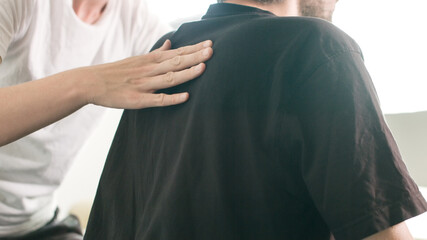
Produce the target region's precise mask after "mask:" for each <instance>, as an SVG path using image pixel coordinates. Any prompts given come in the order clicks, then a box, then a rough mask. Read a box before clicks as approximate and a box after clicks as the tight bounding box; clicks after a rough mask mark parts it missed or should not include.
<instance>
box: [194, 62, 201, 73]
mask: <svg viewBox="0 0 427 240" xmlns="http://www.w3.org/2000/svg"><path fill="white" fill-rule="evenodd" d="M195 70H196V72H201V71H202V64H199V65H197V66H196V69H195Z"/></svg>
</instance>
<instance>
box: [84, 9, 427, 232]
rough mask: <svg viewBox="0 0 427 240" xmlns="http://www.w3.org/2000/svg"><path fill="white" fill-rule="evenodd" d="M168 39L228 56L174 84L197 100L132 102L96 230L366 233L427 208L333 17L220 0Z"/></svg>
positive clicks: (355, 50)
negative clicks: (140, 106)
mask: <svg viewBox="0 0 427 240" xmlns="http://www.w3.org/2000/svg"><path fill="white" fill-rule="evenodd" d="M168 37H169V38H170V39H171V40H172V43H173V47H174V48H177V47H181V46H184V45H188V44H193V43H197V42H199V41H202V40H207V39H211V40H213V42H214V47H213V48H214V56H213V58H212V59H211V60H209V61H208V62H207V69H206V72H205V73H204V74H203V75H202V76H201V77H199V78H198V79H196V80H194V81H191V82H189V83H186V84H184V85H181V86H178V87H174V88H172V89H168V90H166V91H165V92H167V93H174V92H183V91H188V92H189V93H190V100H189V101H188V102H187V103H185V104H182V105H179V106H172V107H167V108H151V109H144V110H133V111H125V113H124V115H123V117H122V120H121V123H120V126H119V128H118V131H117V133H116V136H115V139H114V142H113V144H112V147H111V150H110V153H109V156H108V159H107V162H106V165H105V168H104V172H103V174H102V178H101V181H100V185H99V188H98V192H97V196H96V199H95V203H94V206H93V209H92V213H91V216H90V221H89V225H88V228H87V233H86V237H85V238H86V239H103V240H106V239H120V240H127V239H138V240H146V239H147V240H148V239H156V240H174V239H176V240H184V239H185V240H189V239H194V240H202V239H215V240H219V239H220V240H228V239H244V240H246V239H263V240H275V239H282V240H283V239H300V240H315V239H320V240H329V239H330V237H331V233H332V234H333V235H334V237H335V239H337V240H352V239H361V238H363V237H367V236H369V235H371V234H374V233H376V232H379V231H381V230H384V229H386V228H388V227H390V226H392V225H395V224H397V223H399V222H402V221H404V220H405V219H408V218H410V217H413V216H416V215H418V214H420V213H422V212H424V211H425V210H426V207H427V205H426V202H425V200H424V199H423V197H422V196H421V195H420V193H419V191H418V188H417V186H416V184H415V183H414V182H413V180H412V179H411V178H410V177H409V175H408V172H407V170H406V167H405V166H404V164H403V162H402V160H401V157H400V154H399V151H398V149H397V146H396V143H395V142H394V140H393V137H392V135H391V134H390V131H389V129H388V127H387V125H386V123H385V122H384V118H383V115H382V113H381V111H380V108H379V106H378V101H377V97H376V93H375V90H374V88H373V86H372V82H371V79H370V77H369V74H368V72H367V71H366V68H365V66H364V63H363V59H362V55H361V52H360V49H359V47H358V46H357V44H356V43H355V42H354V41H353V40H352V39H351V38H350V37H348V36H347V35H346V34H344V33H343V32H342V31H340V30H339V29H337V28H336V27H334V26H333V25H332V24H330V23H328V22H326V21H323V20H319V19H314V18H300V17H286V18H280V17H276V16H274V15H273V14H271V13H269V12H266V11H262V10H260V9H256V8H251V7H246V6H240V5H234V4H214V5H212V6H211V7H210V9H209V11H208V12H207V14H206V15H205V17H204V18H203V19H202V20H201V21H197V22H192V23H187V24H184V25H182V26H181V27H180V28H179V29H178V30H177V31H176V32H175V33H173V34H170V35H169V36H168ZM160 42H161V41H160ZM158 45H159V44H158Z"/></svg>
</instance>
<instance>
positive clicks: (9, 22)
mask: <svg viewBox="0 0 427 240" xmlns="http://www.w3.org/2000/svg"><path fill="white" fill-rule="evenodd" d="M169 30H170V29H169V27H168V26H166V25H164V24H162V23H161V22H159V21H158V19H157V18H155V17H154V16H152V15H150V13H149V12H148V11H147V7H146V3H145V2H144V1H142V0H110V1H109V3H108V5H107V7H106V9H105V10H104V13H103V15H102V16H101V18H100V20H99V21H98V22H96V24H94V25H88V24H86V23H84V22H83V21H81V20H80V19H79V18H78V17H77V16H76V14H75V12H74V10H73V8H72V0H1V2H0V56H1V57H2V59H3V63H2V64H0V87H5V86H10V85H15V84H18V83H23V82H27V81H31V80H34V79H40V78H43V77H46V76H48V75H52V74H55V73H58V72H61V71H64V70H67V69H72V68H76V67H81V66H89V65H94V64H101V63H105V62H111V61H116V60H120V59H123V58H126V57H128V56H131V55H139V54H143V53H147V52H148V51H149V49H150V48H151V46H152V45H153V44H154V43H155V41H156V40H157V39H158V38H160V37H161V36H162V35H163V34H165V33H166V32H167V31H169ZM52 101H54V99H52ZM102 113H103V109H102V108H101V107H96V106H86V107H84V108H83V109H81V110H79V111H77V112H76V113H75V114H72V115H71V116H69V117H67V118H65V119H63V120H61V121H59V122H57V123H54V124H52V125H50V126H48V127H46V128H44V129H42V130H40V131H37V132H35V133H34V134H31V135H29V136H27V137H25V138H23V139H20V140H18V141H16V142H14V143H11V144H8V145H6V146H4V147H0V237H1V236H14V235H22V234H25V233H28V232H30V231H33V230H35V229H37V228H40V227H42V226H43V225H44V224H46V223H47V222H48V221H49V220H51V218H52V217H53V214H54V209H55V208H56V204H55V202H54V199H53V192H54V191H55V190H56V189H57V188H58V186H59V184H60V183H61V181H62V180H63V178H64V175H65V174H66V172H67V171H68V169H69V167H70V165H71V163H72V160H73V159H74V158H75V156H76V154H77V152H78V151H79V149H80V148H81V147H82V145H83V144H84V142H85V140H86V139H87V138H88V136H89V134H90V133H91V131H92V130H93V129H94V127H95V126H96V124H97V122H98V120H99V119H100V118H101V116H102ZM28 117H31V116H28ZM0 127H7V126H0ZM88 161H90V159H88Z"/></svg>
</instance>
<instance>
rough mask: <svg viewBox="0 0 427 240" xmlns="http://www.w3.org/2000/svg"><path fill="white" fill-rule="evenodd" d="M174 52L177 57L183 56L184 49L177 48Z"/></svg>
mask: <svg viewBox="0 0 427 240" xmlns="http://www.w3.org/2000/svg"><path fill="white" fill-rule="evenodd" d="M176 52H177V54H178V56H180V55H183V54H184V48H182V47H181V48H178V49H177V51H176Z"/></svg>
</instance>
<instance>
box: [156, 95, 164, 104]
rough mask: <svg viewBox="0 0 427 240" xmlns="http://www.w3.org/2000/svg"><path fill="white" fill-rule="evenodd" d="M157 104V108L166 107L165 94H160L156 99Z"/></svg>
mask: <svg viewBox="0 0 427 240" xmlns="http://www.w3.org/2000/svg"><path fill="white" fill-rule="evenodd" d="M157 102H158V104H159V106H165V105H166V94H164V93H160V94H159V95H158V97H157Z"/></svg>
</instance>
